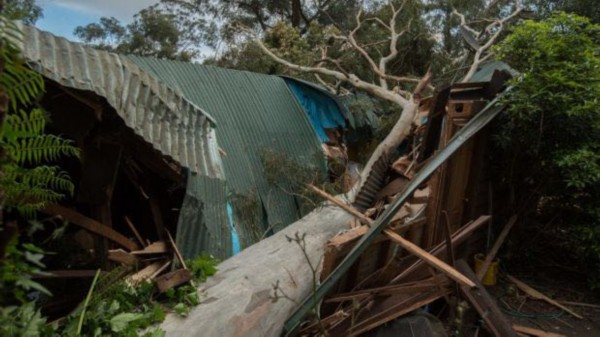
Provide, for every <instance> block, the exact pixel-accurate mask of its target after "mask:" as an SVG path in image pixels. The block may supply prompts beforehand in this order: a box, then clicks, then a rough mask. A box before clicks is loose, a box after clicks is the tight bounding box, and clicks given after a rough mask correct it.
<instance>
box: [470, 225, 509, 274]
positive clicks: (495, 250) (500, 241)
mask: <svg viewBox="0 0 600 337" xmlns="http://www.w3.org/2000/svg"><path fill="white" fill-rule="evenodd" d="M516 222H517V216H516V215H513V216H512V217H511V218H510V220H508V223H507V224H506V225H505V226H504V228H503V229H502V232H501V233H500V235H499V236H498V239H496V242H494V246H492V249H490V251H489V253H488V254H487V256H486V257H485V260H484V261H483V263H482V264H481V269H479V272H477V279H478V280H480V281H481V280H483V276H485V273H486V272H487V270H488V268H489V267H490V264H491V263H492V261H494V258H495V257H496V254H498V251H499V250H500V247H501V246H502V244H503V243H504V240H506V237H507V236H508V232H510V229H511V228H512V227H513V226H514V225H515V223H516Z"/></svg>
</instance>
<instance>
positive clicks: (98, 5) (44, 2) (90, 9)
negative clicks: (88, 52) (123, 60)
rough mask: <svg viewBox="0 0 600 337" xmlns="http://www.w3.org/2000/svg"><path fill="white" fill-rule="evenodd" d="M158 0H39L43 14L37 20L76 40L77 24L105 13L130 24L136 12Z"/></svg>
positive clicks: (53, 30)
mask: <svg viewBox="0 0 600 337" xmlns="http://www.w3.org/2000/svg"><path fill="white" fill-rule="evenodd" d="M156 2H158V0H38V3H39V4H40V6H41V7H42V8H43V11H44V17H43V18H42V19H40V20H38V22H37V23H36V26H37V27H38V28H40V29H42V30H46V31H49V32H51V33H53V34H55V35H58V36H63V37H66V38H68V39H70V40H77V39H76V38H75V37H74V36H73V30H74V29H75V27H77V26H84V25H87V24H88V23H92V22H98V20H99V19H100V17H102V16H109V17H110V16H114V17H115V18H117V19H119V20H120V21H121V22H123V23H125V24H127V23H129V22H131V20H132V19H133V15H134V14H135V13H137V12H139V11H140V10H141V9H143V8H146V7H148V6H150V5H152V4H154V3H156Z"/></svg>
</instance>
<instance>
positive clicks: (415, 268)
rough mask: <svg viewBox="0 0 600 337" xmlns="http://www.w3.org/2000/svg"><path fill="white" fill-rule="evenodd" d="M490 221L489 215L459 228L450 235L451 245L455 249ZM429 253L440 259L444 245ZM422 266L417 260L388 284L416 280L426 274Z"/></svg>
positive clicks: (423, 263)
mask: <svg viewBox="0 0 600 337" xmlns="http://www.w3.org/2000/svg"><path fill="white" fill-rule="evenodd" d="M490 219H491V217H490V216H489V215H482V216H480V217H479V218H477V220H475V221H473V222H471V223H469V224H467V225H464V226H463V227H461V228H460V229H459V230H458V231H456V232H455V233H454V234H452V245H453V246H454V247H456V246H458V245H460V244H462V243H463V242H464V241H465V240H466V239H467V238H468V237H469V236H470V235H471V234H472V233H473V232H475V231H476V230H477V229H479V228H481V226H483V225H484V224H485V223H486V222H488V221H489V220H490ZM430 253H431V255H433V256H435V257H438V258H442V256H443V255H444V254H445V253H446V243H445V242H442V243H440V244H439V245H437V246H435V247H434V248H433V249H431V250H430ZM424 266H425V262H424V261H423V260H418V261H416V262H415V263H413V264H412V265H410V267H408V268H406V269H405V270H404V271H403V272H402V273H400V274H399V275H397V276H396V277H394V279H393V280H392V281H390V283H397V282H400V281H402V280H403V279H405V278H407V277H409V276H410V277H411V278H413V277H417V278H418V277H419V276H423V275H426V274H427V273H426V270H425V269H424ZM419 271H423V275H419V274H420V273H419Z"/></svg>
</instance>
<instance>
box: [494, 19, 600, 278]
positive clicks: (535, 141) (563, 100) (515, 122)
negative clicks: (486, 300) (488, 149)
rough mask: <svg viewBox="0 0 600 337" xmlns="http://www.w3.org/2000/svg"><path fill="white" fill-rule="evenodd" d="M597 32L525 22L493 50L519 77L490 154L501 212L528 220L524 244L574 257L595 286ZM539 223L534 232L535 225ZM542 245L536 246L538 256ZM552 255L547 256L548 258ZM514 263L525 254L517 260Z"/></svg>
mask: <svg viewBox="0 0 600 337" xmlns="http://www.w3.org/2000/svg"><path fill="white" fill-rule="evenodd" d="M599 39H600V25H597V24H592V23H591V22H590V21H589V20H588V19H586V18H583V17H579V16H576V15H573V14H565V13H558V14H554V15H553V16H551V17H550V18H549V19H548V20H545V21H540V22H535V21H525V22H524V23H523V24H521V25H520V26H518V27H517V28H516V29H515V30H514V31H513V32H512V34H510V35H509V36H508V37H507V38H506V39H505V40H504V41H503V42H502V43H501V44H500V46H499V56H500V57H501V59H503V60H504V61H506V62H508V63H509V64H510V65H511V66H512V67H514V68H515V69H517V70H518V71H520V72H521V73H522V76H521V77H519V78H518V79H515V80H514V83H513V84H515V85H516V89H515V90H514V91H512V92H511V93H510V96H509V97H508V98H507V100H508V102H509V104H508V114H507V115H505V116H504V120H502V121H501V123H499V127H498V129H499V130H500V132H499V133H498V134H497V136H496V139H497V143H496V144H498V145H499V148H498V149H496V150H495V151H494V153H495V155H497V156H498V157H497V158H498V162H499V163H502V164H500V166H499V168H498V170H499V171H498V172H499V173H498V176H499V178H500V179H498V182H500V184H498V188H499V191H498V193H500V194H503V195H509V196H511V197H512V198H511V199H510V203H508V204H506V205H505V206H506V209H505V211H506V212H507V213H510V214H512V213H513V212H516V211H518V210H520V211H524V212H525V214H527V215H528V216H529V218H528V221H527V222H528V223H531V226H528V227H525V228H523V230H525V231H527V234H524V235H521V236H520V237H524V238H528V239H527V242H523V247H527V248H532V245H531V241H530V240H529V238H531V237H532V235H536V236H541V238H540V239H541V240H540V242H546V243H550V244H552V245H556V246H558V248H560V249H554V250H553V249H550V250H548V251H545V252H536V251H532V250H531V249H529V250H527V249H525V250H522V251H521V252H528V253H530V254H531V253H533V254H531V255H528V256H532V255H533V256H534V257H536V256H537V257H538V258H539V257H540V256H544V257H545V258H547V259H550V258H553V257H552V256H549V255H551V252H552V251H560V252H563V254H561V255H562V256H560V258H561V259H563V258H564V257H565V255H566V254H564V252H565V251H568V252H576V253H577V254H578V256H579V258H580V260H579V261H580V262H581V261H585V263H583V264H582V266H584V267H585V268H586V269H588V270H590V271H591V272H590V273H588V275H592V276H593V277H595V278H596V280H595V283H594V284H595V286H596V287H598V286H600V280H599V279H597V277H598V275H599V274H598V270H600V201H599V200H600V123H599V121H600V103H599V102H598V97H600V45H599V44H598V41H599ZM536 223H538V224H540V225H539V226H536V225H535V224H536ZM540 247H542V245H535V248H536V249H539V248H540ZM549 252H550V253H549ZM519 255H520V258H523V257H524V254H521V253H520V254H519Z"/></svg>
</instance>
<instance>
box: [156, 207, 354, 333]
mask: <svg viewBox="0 0 600 337" xmlns="http://www.w3.org/2000/svg"><path fill="white" fill-rule="evenodd" d="M351 218H352V216H351V215H349V214H348V213H347V212H345V211H344V210H342V209H340V208H339V207H335V206H330V205H326V206H323V207H320V208H318V209H316V210H315V211H313V212H312V213H310V214H309V215H307V216H306V217H304V218H302V219H300V220H299V221H297V222H295V223H293V224H291V225H290V226H288V227H287V228H286V229H284V230H283V231H280V232H278V233H277V234H275V235H273V236H271V237H269V238H267V239H265V240H263V241H260V242H258V243H256V244H254V245H253V246H251V247H249V248H247V249H245V250H244V251H242V252H241V253H240V254H238V255H235V256H233V257H231V258H229V259H227V260H225V261H223V262H222V263H221V264H219V266H218V268H219V270H218V272H217V274H215V275H214V276H213V277H211V278H209V279H208V280H207V282H206V283H205V284H203V285H201V287H200V290H201V291H202V292H203V293H202V295H201V296H202V303H201V304H200V305H199V306H197V307H196V308H194V309H193V310H192V312H190V314H189V315H188V316H187V317H186V318H185V319H182V318H179V317H176V316H175V315H168V316H167V318H166V320H165V321H164V322H163V323H162V325H161V328H162V329H164V330H165V331H166V332H167V336H219V337H228V336H235V337H246V336H248V337H252V336H255V337H268V336H279V335H280V334H281V331H282V329H283V324H284V323H285V321H286V319H287V318H288V317H289V315H291V314H292V312H293V310H294V309H295V308H296V306H297V303H295V302H294V301H296V302H300V301H302V300H303V299H304V298H305V297H307V296H309V295H310V294H311V292H312V291H313V287H314V284H313V274H312V272H311V268H310V266H309V264H308V262H307V260H306V258H305V257H304V254H302V251H301V250H300V247H299V245H298V244H296V243H295V242H289V241H288V239H287V238H286V236H288V237H294V234H295V233H298V234H300V235H302V234H306V236H305V243H306V253H307V256H308V258H309V259H310V261H311V263H312V265H313V266H315V267H316V268H317V270H320V265H319V264H320V262H321V260H322V258H323V254H324V248H325V243H326V242H327V240H328V239H330V238H331V237H333V236H334V235H335V234H336V233H338V232H340V231H341V230H343V229H347V228H348V222H349V221H350V219H351ZM317 279H318V277H317ZM276 283H277V284H278V285H279V288H280V289H281V290H283V292H285V294H286V295H287V296H288V297H289V298H291V299H293V300H294V301H292V300H289V299H286V298H280V299H278V300H277V301H275V302H273V301H272V300H271V296H272V295H273V293H274V292H273V285H274V284H276Z"/></svg>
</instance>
